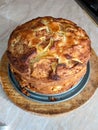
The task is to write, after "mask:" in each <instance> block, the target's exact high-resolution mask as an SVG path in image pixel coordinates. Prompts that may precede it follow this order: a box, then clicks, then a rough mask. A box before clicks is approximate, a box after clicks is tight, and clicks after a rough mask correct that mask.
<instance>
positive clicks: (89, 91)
mask: <svg viewBox="0 0 98 130" xmlns="http://www.w3.org/2000/svg"><path fill="white" fill-rule="evenodd" d="M7 66H8V59H7V56H6V52H5V54H4V55H3V57H2V59H1V64H0V77H1V83H2V87H3V89H4V91H5V93H6V94H7V96H8V97H9V99H10V100H11V101H12V102H13V103H14V104H15V105H17V106H18V107H20V108H22V109H24V110H26V111H29V112H33V113H37V114H44V115H54V114H61V113H66V112H69V111H72V110H74V109H76V108H78V107H80V106H81V105H83V104H84V103H85V102H86V101H88V100H89V99H90V97H91V96H92V95H93V94H94V92H95V90H96V89H97V87H98V57H97V56H96V54H95V52H94V51H93V50H92V53H91V59H90V66H91V72H90V79H89V81H88V83H87V85H86V87H85V88H84V89H83V90H82V92H81V93H80V94H78V95H77V96H75V97H74V98H72V99H70V100H68V101H64V102H61V103H57V104H42V103H38V102H35V101H31V100H29V99H27V98H25V97H24V96H22V95H21V94H19V93H18V92H17V91H16V89H15V88H14V87H13V85H12V84H11V82H10V80H9V77H8V70H7Z"/></svg>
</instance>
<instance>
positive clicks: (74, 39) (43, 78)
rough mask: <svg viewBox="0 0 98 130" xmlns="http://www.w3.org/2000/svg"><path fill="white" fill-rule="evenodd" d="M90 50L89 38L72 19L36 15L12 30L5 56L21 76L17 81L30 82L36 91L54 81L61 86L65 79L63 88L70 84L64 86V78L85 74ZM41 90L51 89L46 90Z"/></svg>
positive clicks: (66, 79)
mask: <svg viewBox="0 0 98 130" xmlns="http://www.w3.org/2000/svg"><path fill="white" fill-rule="evenodd" d="M90 51H91V46H90V39H89V37H88V36H87V34H86V32H85V31H84V30H83V29H81V28H80V27H78V26H77V25H76V24H75V23H73V22H72V21H69V20H66V19H62V18H53V17H38V18H36V19H33V20H31V21H29V22H27V23H25V24H23V25H21V26H18V27H17V28H16V29H15V30H14V31H13V32H12V34H11V36H10V38H9V42H8V49H7V55H8V58H9V62H10V64H11V66H12V69H13V70H14V72H16V73H17V74H18V75H20V77H22V78H21V80H24V79H25V80H26V82H28V83H33V84H34V86H35V88H37V90H38V89H39V91H40V92H41V93H44V92H43V91H44V90H43V89H40V88H42V87H45V84H46V83H47V84H46V87H47V88H48V87H49V85H50V86H51V87H52V86H53V85H54V86H57V84H58V86H60V85H61V84H62V85H61V86H62V88H63V86H64V82H66V83H65V84H66V85H65V86H64V90H66V88H67V87H68V86H70V87H71V86H72V84H71V85H68V86H67V84H68V83H67V82H68V78H71V77H72V76H73V75H74V76H76V77H77V75H78V78H74V80H73V81H71V82H74V83H76V82H77V81H78V80H79V79H80V78H81V77H82V76H83V75H84V74H85V71H86V69H84V68H86V64H87V62H88V60H89V58H90ZM82 70H84V71H82ZM81 72H82V74H81ZM77 79H78V80H77ZM40 82H41V83H40ZM28 83H27V84H28ZM38 83H39V84H38ZM74 83H73V84H74ZM70 87H68V88H70ZM58 89H59V87H58ZM60 91H61V90H60ZM45 93H52V92H50V91H49V90H48V89H47V92H46V90H45ZM53 93H58V91H57V92H56V91H55V92H54V91H53Z"/></svg>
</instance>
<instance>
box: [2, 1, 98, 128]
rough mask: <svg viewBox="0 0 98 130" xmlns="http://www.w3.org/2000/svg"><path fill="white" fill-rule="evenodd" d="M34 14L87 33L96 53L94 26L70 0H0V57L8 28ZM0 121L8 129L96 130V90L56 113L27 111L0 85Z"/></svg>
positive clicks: (97, 101) (97, 106) (97, 33)
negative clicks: (70, 108)
mask: <svg viewBox="0 0 98 130" xmlns="http://www.w3.org/2000/svg"><path fill="white" fill-rule="evenodd" d="M38 16H54V17H63V18H66V19H69V20H72V21H74V22H75V23H77V24H78V25H79V26H81V27H82V28H84V29H85V30H86V32H87V33H88V35H89V37H90V39H91V41H92V48H93V49H94V50H95V52H96V54H97V55H98V38H97V37H98V26H97V25H96V24H95V23H94V22H93V20H92V19H91V18H90V17H89V16H88V15H87V14H86V13H85V11H84V10H83V9H81V8H80V6H79V5H78V4H77V3H76V2H75V1H74V0H0V58H1V57H2V55H3V53H4V52H5V50H6V47H7V42H8V38H9V36H10V33H11V32H12V30H13V29H14V28H15V27H16V26H17V25H19V24H22V23H24V22H26V21H28V20H31V19H33V18H35V17H38ZM0 122H2V123H6V124H7V125H8V129H9V130H98V90H96V92H95V94H94V95H93V96H92V97H91V99H90V100H89V101H88V102H86V104H84V105H83V106H81V107H80V108H78V109H76V110H74V111H72V112H69V113H65V114H63V115H60V116H52V117H45V116H39V115H35V114H31V113H29V112H26V111H24V110H22V109H21V108H19V107H17V106H16V105H14V104H13V103H12V102H11V101H10V100H9V99H8V97H7V96H6V94H5V92H4V91H3V89H2V87H1V85H0Z"/></svg>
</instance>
